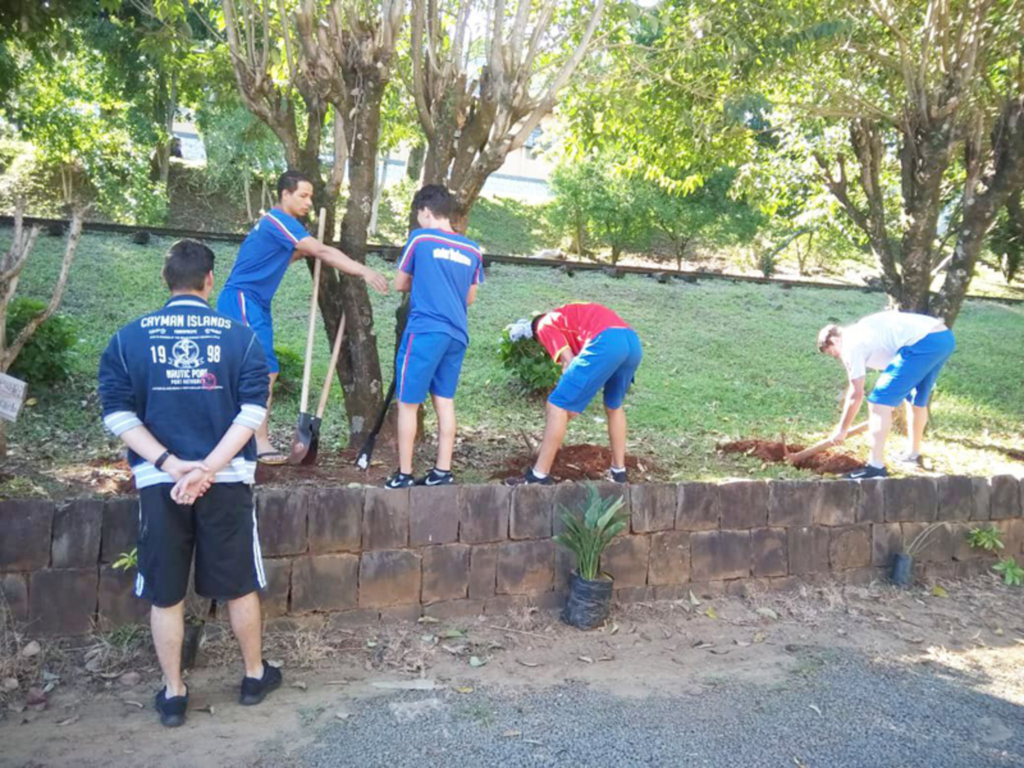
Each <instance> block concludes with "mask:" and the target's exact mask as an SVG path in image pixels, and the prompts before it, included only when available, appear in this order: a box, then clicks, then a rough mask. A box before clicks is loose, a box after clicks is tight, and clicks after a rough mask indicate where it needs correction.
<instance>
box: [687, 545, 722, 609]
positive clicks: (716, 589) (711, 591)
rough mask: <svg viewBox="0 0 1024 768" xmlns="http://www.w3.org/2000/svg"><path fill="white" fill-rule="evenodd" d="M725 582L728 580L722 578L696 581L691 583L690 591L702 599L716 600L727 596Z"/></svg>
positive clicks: (691, 547)
mask: <svg viewBox="0 0 1024 768" xmlns="http://www.w3.org/2000/svg"><path fill="white" fill-rule="evenodd" d="M690 549H691V551H692V549H693V542H692V541H691V542H690ZM725 584H726V582H724V581H721V580H716V581H694V582H691V583H690V589H689V591H690V592H693V595H694V597H699V598H700V599H702V600H714V599H715V598H716V597H724V596H725Z"/></svg>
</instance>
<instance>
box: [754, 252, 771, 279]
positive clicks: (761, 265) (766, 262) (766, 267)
mask: <svg viewBox="0 0 1024 768" xmlns="http://www.w3.org/2000/svg"><path fill="white" fill-rule="evenodd" d="M757 268H758V269H760V270H761V274H762V275H764V276H765V277H771V276H772V275H774V274H775V253H774V252H773V251H765V252H764V253H762V254H761V255H760V256H758V257H757Z"/></svg>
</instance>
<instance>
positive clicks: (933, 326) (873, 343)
mask: <svg viewBox="0 0 1024 768" xmlns="http://www.w3.org/2000/svg"><path fill="white" fill-rule="evenodd" d="M942 327H943V322H942V320H940V319H939V318H935V317H929V316H928V315H917V314H914V313H912V312H878V313H876V314H874V315H868V316H867V317H865V318H862V319H861V320H859V321H858V322H856V323H854V324H853V325H850V326H847V327H846V328H843V352H842V355H841V357H842V360H843V365H845V366H846V370H847V373H848V374H849V376H850V381H853V380H854V379H859V378H862V377H863V376H864V374H865V373H866V372H867V371H866V369H867V368H874V369H875V370H878V371H882V370H885V368H886V367H887V366H888V365H889V363H891V362H892V359H893V358H894V357H896V353H897V352H899V351H900V349H901V348H902V347H909V346H910V345H911V344H916V343H917V342H919V341H920V340H921V339H923V338H924V337H925V336H927V335H928V334H929V333H932V332H933V331H938V330H940V329H941V328H942Z"/></svg>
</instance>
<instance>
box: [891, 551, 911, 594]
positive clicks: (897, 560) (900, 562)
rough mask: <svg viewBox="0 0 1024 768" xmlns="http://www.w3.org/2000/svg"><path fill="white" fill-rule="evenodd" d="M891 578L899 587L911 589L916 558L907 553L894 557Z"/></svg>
mask: <svg viewBox="0 0 1024 768" xmlns="http://www.w3.org/2000/svg"><path fill="white" fill-rule="evenodd" d="M889 578H890V580H891V581H892V583H893V584H895V585H896V586H898V587H909V586H910V585H911V583H912V582H913V581H914V558H913V556H912V555H908V554H906V553H905V552H897V553H896V554H894V555H893V556H892V571H891V572H890V574H889Z"/></svg>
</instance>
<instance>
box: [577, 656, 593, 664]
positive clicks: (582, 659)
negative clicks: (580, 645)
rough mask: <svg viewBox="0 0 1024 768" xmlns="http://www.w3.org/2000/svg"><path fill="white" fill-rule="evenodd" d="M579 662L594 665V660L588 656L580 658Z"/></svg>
mask: <svg viewBox="0 0 1024 768" xmlns="http://www.w3.org/2000/svg"><path fill="white" fill-rule="evenodd" d="M579 660H580V661H583V662H586V663H587V664H593V663H594V660H593V659H592V658H590V657H589V656H580V657H579Z"/></svg>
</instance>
